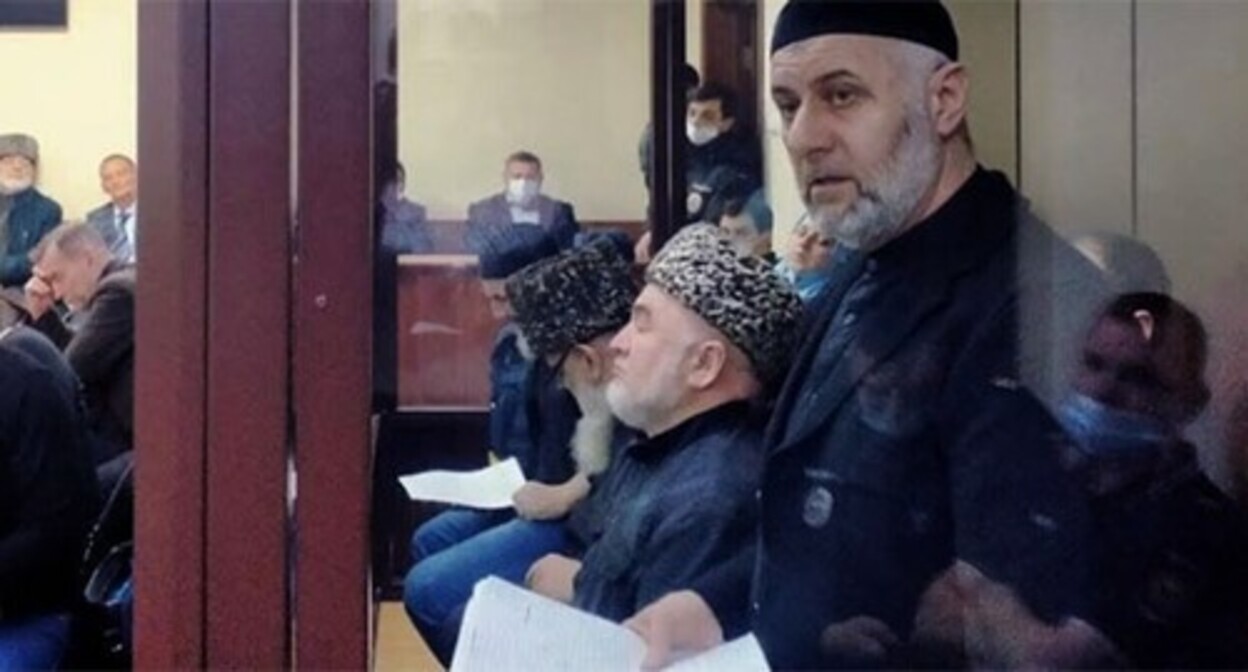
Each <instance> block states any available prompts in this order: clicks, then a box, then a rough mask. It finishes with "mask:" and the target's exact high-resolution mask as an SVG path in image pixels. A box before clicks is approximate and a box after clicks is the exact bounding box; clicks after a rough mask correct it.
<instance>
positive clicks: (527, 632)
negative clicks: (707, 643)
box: [451, 577, 768, 672]
mask: <svg viewBox="0 0 1248 672" xmlns="http://www.w3.org/2000/svg"><path fill="white" fill-rule="evenodd" d="M645 655H646V644H645V642H643V641H642V640H641V638H640V637H638V636H637V635H636V634H635V633H633V632H632V631H631V630H629V629H627V628H625V627H624V626H621V625H617V624H615V623H612V622H611V621H608V620H606V619H603V618H599V617H597V616H594V615H593V614H588V613H585V612H583V611H580V610H578V609H574V608H572V607H569V606H567V605H565V604H561V603H559V602H556V601H554V600H550V599H547V598H545V597H542V596H541V595H538V594H536V593H533V592H530V591H528V590H525V589H523V588H520V587H518V586H515V585H513V584H510V583H508V582H506V581H503V580H501V579H498V578H494V577H489V578H486V579H483V580H481V581H480V582H478V583H477V585H476V587H475V588H474V589H473V591H472V599H471V600H469V602H468V607H467V609H466V610H465V612H464V621H463V626H462V628H461V629H460V633H459V642H458V643H457V644H456V646H455V658H454V660H453V661H452V663H451V672H509V671H512V670H515V671H516V672H528V671H529V670H549V671H550V672H581V671H582V670H595V671H597V672H617V671H618V672H637V670H640V669H641V662H642V660H643V659H644V658H645ZM669 669H672V670H677V671H678V672H704V671H705V672H765V671H766V670H768V667H767V661H766V659H765V658H764V657H763V652H762V649H760V648H759V646H758V641H757V640H756V639H754V636H753V635H747V636H745V637H742V638H740V639H737V640H734V641H732V642H730V643H728V644H726V645H724V646H721V647H718V648H715V649H712V650H711V651H707V652H705V653H703V654H700V655H698V656H695V657H693V658H690V659H687V660H684V661H681V662H680V663H677V664H676V665H675V666H673V667H671V668H669Z"/></svg>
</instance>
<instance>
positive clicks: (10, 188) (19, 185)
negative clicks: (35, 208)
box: [0, 179, 35, 196]
mask: <svg viewBox="0 0 1248 672" xmlns="http://www.w3.org/2000/svg"><path fill="white" fill-rule="evenodd" d="M34 184H35V183H34V182H33V181H31V180H4V179H0V195H4V196H15V195H17V194H20V193H22V192H23V191H26V190H27V189H29V188H31V187H33V186H34Z"/></svg>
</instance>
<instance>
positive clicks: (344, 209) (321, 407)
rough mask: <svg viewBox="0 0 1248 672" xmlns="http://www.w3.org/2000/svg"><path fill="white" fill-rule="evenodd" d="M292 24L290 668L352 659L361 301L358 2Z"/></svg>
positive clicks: (368, 265)
mask: <svg viewBox="0 0 1248 672" xmlns="http://www.w3.org/2000/svg"><path fill="white" fill-rule="evenodd" d="M296 29H297V35H298V45H297V52H296V53H297V58H298V64H299V66H298V70H299V83H298V101H299V102H298V108H297V114H298V120H297V126H298V148H299V149H298V164H297V165H298V178H297V192H298V202H299V232H298V241H299V242H298V263H297V264H296V265H295V269H294V270H295V274H294V291H295V302H294V309H293V310H294V320H295V332H294V333H295V342H294V346H295V348H294V390H295V397H294V412H295V437H296V454H297V458H298V468H299V498H298V503H297V506H296V518H297V521H296V526H297V534H296V542H295V553H296V561H295V581H294V586H295V610H294V617H295V627H296V635H295V639H296V650H295V665H296V666H297V667H299V668H305V669H366V668H368V667H369V661H370V657H369V654H370V651H371V649H372V646H371V644H372V642H371V637H370V631H371V629H370V623H371V618H372V614H371V609H370V606H371V601H370V583H369V566H370V562H369V557H368V556H369V549H370V544H369V516H368V513H369V502H370V494H369V493H370V490H371V486H372V479H371V461H372V460H371V457H372V456H371V450H370V430H369V417H370V396H371V393H372V375H371V374H372V366H371V358H370V348H371V344H372V311H373V310H374V309H375V308H374V305H373V300H372V296H373V295H372V286H373V285H372V270H373V264H372V259H371V254H372V252H371V250H372V212H373V208H372V187H371V181H372V174H373V162H372V155H371V153H370V148H371V146H372V131H371V125H370V122H371V113H370V109H371V108H370V101H371V100H372V98H373V90H372V87H371V85H370V83H371V79H370V76H369V61H370V54H369V32H370V22H369V3H368V2H367V0H311V1H305V2H302V3H300V5H299V11H298V19H297V26H296Z"/></svg>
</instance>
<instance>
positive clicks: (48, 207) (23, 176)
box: [0, 133, 61, 287]
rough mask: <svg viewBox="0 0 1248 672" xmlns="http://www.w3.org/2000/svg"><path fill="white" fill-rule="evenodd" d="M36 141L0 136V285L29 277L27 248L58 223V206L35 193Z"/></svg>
mask: <svg viewBox="0 0 1248 672" xmlns="http://www.w3.org/2000/svg"><path fill="white" fill-rule="evenodd" d="M38 165H39V143H38V142H37V141H36V140H35V139H34V138H32V137H30V136H29V135H25V134H22V133H10V134H8V135H0V252H3V257H2V258H0V286H2V287H21V286H22V284H23V283H25V282H26V280H27V279H29V278H30V259H29V258H28V257H27V255H28V254H30V251H31V250H33V249H34V248H35V245H38V244H39V241H40V240H41V239H42V238H43V236H44V234H46V233H47V232H48V231H51V230H52V229H54V228H56V225H57V224H60V223H61V206H60V205H57V203H56V201H53V200H52V199H50V198H48V197H47V196H44V195H43V194H41V193H39V190H38V189H36V188H35V178H36V175H37V170H38Z"/></svg>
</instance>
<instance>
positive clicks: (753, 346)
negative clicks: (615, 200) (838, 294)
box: [528, 225, 802, 621]
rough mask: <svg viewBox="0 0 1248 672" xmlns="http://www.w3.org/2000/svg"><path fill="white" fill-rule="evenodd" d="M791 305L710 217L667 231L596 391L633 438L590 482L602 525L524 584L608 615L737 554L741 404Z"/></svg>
mask: <svg viewBox="0 0 1248 672" xmlns="http://www.w3.org/2000/svg"><path fill="white" fill-rule="evenodd" d="M801 315H802V306H801V301H800V299H799V298H798V297H797V294H796V293H795V292H794V291H793V290H792V288H791V287H789V286H788V284H787V283H785V282H784V281H783V280H781V279H780V278H779V277H778V276H776V275H775V274H774V273H772V272H771V269H770V267H769V265H768V264H767V263H766V262H764V261H763V260H762V259H759V258H757V257H754V256H750V255H742V254H740V253H739V252H738V251H737V249H736V247H735V246H734V245H733V243H732V242H731V241H730V240H728V239H727V238H726V237H725V236H723V234H722V232H720V231H719V230H718V229H717V228H716V227H713V226H709V225H694V226H691V227H687V228H686V229H684V230H682V231H681V232H680V233H678V234H677V235H676V236H675V237H673V238H672V240H670V241H669V242H668V244H667V245H666V246H665V247H664V248H663V249H662V250H661V251H660V253H659V254H658V255H657V256H656V257H655V259H654V261H653V262H652V263H651V264H650V265H649V267H648V268H647V271H646V287H645V289H643V290H642V292H641V294H640V295H639V296H638V298H637V301H636V303H635V304H634V305H633V311H632V319H631V320H630V321H629V323H628V325H627V326H626V327H625V328H624V329H623V330H621V331H620V333H619V334H618V335H617V336H616V337H615V338H614V339H613V340H612V342H611V347H612V350H613V351H614V353H615V359H614V367H613V368H614V370H615V375H614V377H613V378H612V380H611V382H610V383H609V384H608V385H607V402H608V403H609V404H610V407H611V411H612V413H613V414H615V416H616V417H617V418H619V420H620V421H621V422H623V423H624V424H626V425H628V426H630V427H633V428H635V429H637V430H638V431H639V432H640V434H641V436H639V437H638V438H637V439H636V440H635V441H633V442H631V443H629V444H627V445H625V446H624V447H623V450H622V452H621V454H620V455H619V456H618V458H617V459H616V460H614V461H613V462H612V464H611V467H610V468H609V469H608V472H607V474H606V476H605V477H604V483H603V484H601V487H602V488H603V490H602V492H603V493H604V494H606V495H607V496H608V497H609V498H610V501H609V502H607V503H606V510H607V512H606V519H605V523H604V525H603V528H602V534H601V537H600V538H598V539H597V540H596V541H594V543H593V544H591V545H590V546H589V548H588V550H587V551H586V552H585V555H584V558H583V559H582V560H580V561H577V560H573V559H570V558H566V557H561V556H548V557H546V558H543V559H542V560H541V561H539V562H538V563H537V564H535V565H534V567H533V569H532V570H530V573H529V579H528V582H529V584H530V585H531V586H532V587H533V588H534V589H535V590H537V591H538V592H540V593H543V594H545V595H547V596H549V597H552V598H555V599H561V600H565V601H570V602H571V603H572V604H574V605H576V606H577V607H579V608H581V609H584V610H586V611H589V612H592V613H595V614H597V615H599V616H602V617H604V618H608V619H612V620H617V621H619V620H623V619H624V618H627V617H628V616H629V615H631V614H632V613H634V612H635V611H636V610H637V609H639V608H640V607H642V606H644V605H645V604H648V603H649V602H651V601H653V600H655V599H658V598H659V597H661V596H662V595H664V594H666V593H668V592H670V591H673V590H679V589H682V588H686V587H689V586H692V585H695V584H696V583H697V582H698V581H700V580H701V579H702V578H703V577H705V576H706V575H708V574H712V573H715V572H718V571H720V568H721V567H723V566H726V565H731V564H733V563H734V562H735V560H736V558H737V557H738V555H740V554H741V553H742V552H748V549H749V548H751V546H750V540H751V538H752V531H753V529H754V526H755V524H756V522H757V518H756V514H757V510H756V508H755V500H754V490H755V488H756V487H757V484H758V478H759V474H760V470H761V466H762V458H763V454H762V444H761V434H760V430H761V423H760V422H759V419H760V418H759V414H758V413H757V409H758V407H757V406H753V405H752V402H757V401H758V400H759V399H760V398H762V397H763V396H764V395H765V394H766V391H767V390H768V389H769V385H770V384H771V383H773V382H774V381H775V380H776V379H777V378H780V377H782V376H783V375H784V372H785V370H786V368H787V364H788V359H789V357H790V355H791V354H792V345H793V343H794V340H795V336H796V333H795V332H796V327H797V324H798V322H799V320H800V318H801ZM591 497H597V494H595V495H593V496H591ZM742 598H743V599H744V595H742Z"/></svg>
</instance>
